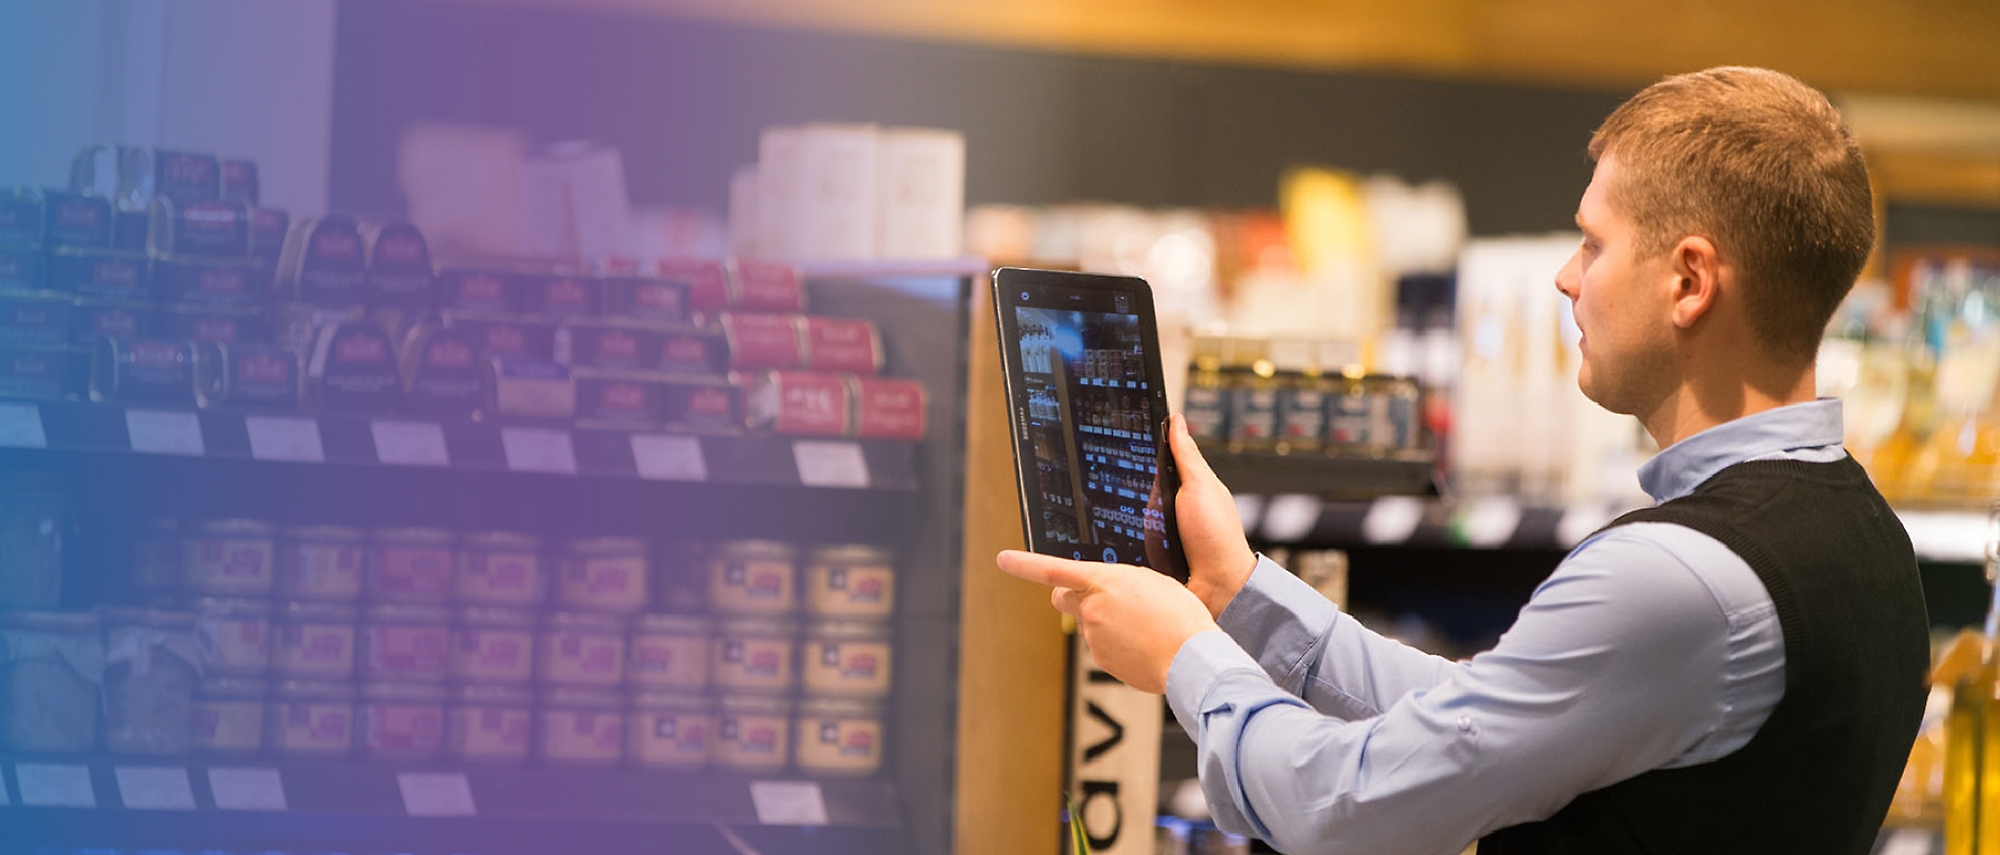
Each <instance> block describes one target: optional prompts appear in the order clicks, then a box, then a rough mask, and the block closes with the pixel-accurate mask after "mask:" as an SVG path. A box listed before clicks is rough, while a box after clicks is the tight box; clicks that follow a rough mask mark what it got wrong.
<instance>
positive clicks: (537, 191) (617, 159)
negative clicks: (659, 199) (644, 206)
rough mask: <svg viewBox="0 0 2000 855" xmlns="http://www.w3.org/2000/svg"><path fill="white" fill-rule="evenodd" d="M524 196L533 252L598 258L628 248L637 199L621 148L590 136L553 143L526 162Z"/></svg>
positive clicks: (525, 240) (525, 237) (527, 238)
mask: <svg viewBox="0 0 2000 855" xmlns="http://www.w3.org/2000/svg"><path fill="white" fill-rule="evenodd" d="M521 195H522V196H523V197H524V198H525V200H526V205H527V223H526V228H525V230H524V233H523V236H522V237H523V244H524V249H526V250H527V252H528V254H530V255H538V256H543V257H547V258H561V259H566V260H571V261H596V260H601V259H605V258H610V257H612V256H616V255H620V254H622V253H623V252H624V251H625V246H626V233H627V232H628V231H629V229H630V221H629V219H628V218H629V216H630V214H631V210H632V204H631V201H630V199H629V197H628V196H627V194H626V192H625V158H624V156H623V155H622V154H620V153H619V151H618V149H617V148H616V147H613V146H610V145H606V144H604V143H601V142H594V141H589V140H573V141H569V142H562V143H557V144H555V145H553V146H550V147H549V148H548V150H547V151H546V152H544V153H543V154H542V155H540V156H538V157H532V158H529V159H528V160H526V161H525V162H523V163H522V164H521Z"/></svg>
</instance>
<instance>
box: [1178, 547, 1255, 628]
mask: <svg viewBox="0 0 2000 855" xmlns="http://www.w3.org/2000/svg"><path fill="white" fill-rule="evenodd" d="M1249 556H1250V557H1249V559H1248V560H1245V561H1239V562H1236V563H1238V564H1239V566H1241V567H1242V568H1243V570H1242V572H1240V573H1234V574H1231V575H1229V576H1227V577H1225V578H1224V580H1223V582H1222V583H1220V584H1217V583H1215V582H1213V581H1212V580H1210V579H1207V578H1205V577H1204V578H1196V579H1190V580H1188V589H1189V590H1191V591H1194V593H1195V596H1197V597H1199V598H1201V604H1202V605H1204V606H1207V607H1208V616H1209V617H1211V618H1214V619H1216V620H1221V619H1222V613H1223V611H1224V610H1226V609H1228V608H1229V604H1230V603H1231V602H1233V601H1234V600H1235V599H1236V595H1237V594H1239V593H1242V591H1243V586H1244V585H1247V584H1249V583H1250V576H1251V574H1253V573H1256V572H1257V563H1258V561H1259V560H1260V557H1259V556H1258V555H1257V553H1255V552H1252V553H1250V554H1249ZM1197 585H1199V587H1197Z"/></svg>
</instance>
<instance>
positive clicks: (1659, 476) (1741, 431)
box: [1639, 398, 1841, 502]
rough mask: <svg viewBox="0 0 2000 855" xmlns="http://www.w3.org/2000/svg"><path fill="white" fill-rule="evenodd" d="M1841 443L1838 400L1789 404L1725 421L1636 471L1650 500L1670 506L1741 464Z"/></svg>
mask: <svg viewBox="0 0 2000 855" xmlns="http://www.w3.org/2000/svg"><path fill="white" fill-rule="evenodd" d="M1840 442H1841V415H1840V399H1838V398H1821V399H1819V400H1817V401H1809V402H1806V403H1802V404H1787V405H1785V406H1782V407H1778V408H1777V409H1772V410H1765V411H1764V412H1761V413H1757V414H1755V415H1749V416H1744V417H1743V418H1740V419H1736V420H1734V421H1728V422H1723V423H1722V424H1719V425H1716V426H1715V427H1712V428H1709V429H1708V430H1705V431H1702V432H1701V433H1698V434H1695V435H1694V436H1691V437H1688V438H1687V439H1683V440H1681V441H1680V442H1676V443H1674V444H1673V445H1671V446H1668V447H1667V449H1666V450H1664V451H1661V452H1660V453H1659V454H1656V455H1654V456H1653V459H1651V460H1648V461H1646V462H1645V463H1643V464H1641V465H1640V466H1639V486H1640V487H1643V488H1645V490H1646V494H1647V495H1649V496H1652V497H1653V501H1655V502H1668V501H1672V500H1674V499H1678V498H1680V497H1682V496H1685V495H1687V494H1689V493H1692V492H1694V488H1696V487H1699V486H1701V483H1702V482H1703V481H1707V480H1708V479H1709V478H1711V477H1713V476H1714V475H1715V473H1717V472H1721V471H1722V470H1723V469H1725V468H1728V467H1730V466H1734V465H1736V464H1738V463H1742V462H1743V461H1745V460H1754V459H1756V458H1759V457H1769V456H1772V455H1780V454H1784V453H1786V452H1791V451H1799V450H1802V449H1815V448H1825V447H1828V446H1837V445H1840Z"/></svg>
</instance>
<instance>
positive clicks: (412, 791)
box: [396, 772, 479, 816]
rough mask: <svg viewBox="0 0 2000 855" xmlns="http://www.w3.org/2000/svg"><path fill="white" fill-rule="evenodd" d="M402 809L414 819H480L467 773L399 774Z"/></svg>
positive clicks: (398, 785)
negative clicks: (429, 817) (477, 817)
mask: <svg viewBox="0 0 2000 855" xmlns="http://www.w3.org/2000/svg"><path fill="white" fill-rule="evenodd" d="M396 786H397V787H399V788H401V789H402V791H403V810H404V811H405V812H407V813H408V814H409V815H411V816H477V815H478V813H479V811H478V809H477V808H475V807H474V806H473V804H472V782H471V781H468V780H466V778H465V773H464V772H399V773H397V774H396Z"/></svg>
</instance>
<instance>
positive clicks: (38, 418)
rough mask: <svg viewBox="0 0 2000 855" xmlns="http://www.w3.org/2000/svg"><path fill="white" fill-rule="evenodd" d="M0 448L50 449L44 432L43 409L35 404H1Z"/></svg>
mask: <svg viewBox="0 0 2000 855" xmlns="http://www.w3.org/2000/svg"><path fill="white" fill-rule="evenodd" d="M0 446H5V447H7V448H48V447H49V437H48V434H45V433H43V432H42V408H41V407H37V406H35V405H34V404H0Z"/></svg>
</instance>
